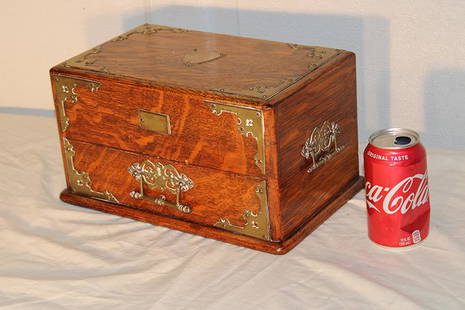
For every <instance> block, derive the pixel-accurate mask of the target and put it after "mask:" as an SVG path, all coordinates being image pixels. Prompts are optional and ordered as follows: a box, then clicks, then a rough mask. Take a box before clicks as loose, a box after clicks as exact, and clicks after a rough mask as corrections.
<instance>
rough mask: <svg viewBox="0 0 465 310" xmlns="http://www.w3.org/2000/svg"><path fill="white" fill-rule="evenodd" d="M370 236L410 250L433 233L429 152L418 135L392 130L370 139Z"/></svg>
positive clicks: (367, 158) (367, 164) (366, 159)
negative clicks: (431, 224)
mask: <svg viewBox="0 0 465 310" xmlns="http://www.w3.org/2000/svg"><path fill="white" fill-rule="evenodd" d="M364 163H365V179H366V183H365V191H366V205H367V212H368V236H369V238H370V239H371V240H372V241H374V242H375V243H377V244H380V245H383V246H388V247H406V246H411V245H414V244H417V243H419V242H420V241H422V240H424V239H425V238H426V237H427V236H428V233H429V219H430V200H429V187H428V174H427V169H426V151H425V148H424V147H423V145H422V144H421V143H420V137H419V135H418V133H416V132H415V131H413V130H410V129H404V128H388V129H383V130H380V131H377V132H375V133H374V134H372V135H371V136H370V138H369V143H368V146H367V147H366V148H365V152H364Z"/></svg>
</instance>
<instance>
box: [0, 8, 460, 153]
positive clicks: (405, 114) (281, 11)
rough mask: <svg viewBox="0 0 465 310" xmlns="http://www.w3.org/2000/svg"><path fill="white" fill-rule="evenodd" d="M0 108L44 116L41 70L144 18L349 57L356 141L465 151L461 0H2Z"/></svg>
mask: <svg viewBox="0 0 465 310" xmlns="http://www.w3.org/2000/svg"><path fill="white" fill-rule="evenodd" d="M0 12H1V13H0V17H1V18H0V26H2V29H4V30H5V31H4V33H3V36H2V43H3V44H2V46H3V48H2V51H1V54H0V55H1V58H0V74H1V76H2V82H1V83H0V113H27V114H39V115H53V114H52V112H50V110H51V109H52V108H53V104H52V97H51V91H50V85H49V80H48V69H49V68H50V67H52V66H53V65H55V64H57V63H59V62H61V61H63V60H65V59H67V58H69V57H71V56H74V55H76V54H78V53H80V52H82V51H84V50H87V49H89V48H91V47H93V46H95V45H97V44H99V43H101V42H103V41H105V40H107V39H109V38H111V37H114V36H116V35H118V34H119V33H121V32H124V31H127V30H128V29H130V28H132V27H134V26H136V25H139V24H142V23H145V22H149V23H158V24H166V25H170V26H177V27H185V28H191V29H198V30H205V31H213V32H220V33H226V34H234V35H242V36H249V37H256V38H263V39H268V40H278V41H286V42H294V43H300V44H307V45H322V46H329V47H336V48H342V49H347V50H351V51H354V52H356V53H357V65H358V102H359V130H360V141H362V142H364V141H366V139H367V136H368V134H369V133H370V132H372V131H374V130H376V129H379V128H382V127H388V126H398V127H409V128H413V129H416V130H418V131H420V133H421V134H422V136H423V139H424V142H425V144H426V145H427V146H430V147H450V148H462V149H465V139H464V138H463V135H462V132H463V131H464V129H465V125H464V122H462V117H463V115H465V105H464V103H465V56H464V55H465V30H464V29H465V18H463V16H465V2H463V1H453V0H444V1H435V0H423V1H401V0H394V1H370V0H359V1H336V0H325V1H296V0H288V1H271V0H256V1H242V0H237V1H226V0H219V1H218V0H216V1H213V0H203V1H188V0H186V1H167V0H162V1H155V0H113V1H109V0H103V1H90V0H72V1H59V0H44V1H27V2H26V1H4V2H2V3H1V4H0Z"/></svg>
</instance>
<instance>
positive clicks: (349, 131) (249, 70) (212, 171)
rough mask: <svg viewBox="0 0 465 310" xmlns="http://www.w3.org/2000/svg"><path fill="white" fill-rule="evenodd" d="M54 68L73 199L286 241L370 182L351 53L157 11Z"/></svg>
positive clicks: (233, 238) (259, 241)
mask: <svg viewBox="0 0 465 310" xmlns="http://www.w3.org/2000/svg"><path fill="white" fill-rule="evenodd" d="M50 76H51V81H52V89H53V93H54V101H55V109H56V115H57V120H58V128H59V132H60V141H61V148H62V154H63V162H64V168H65V174H66V181H67V188H66V189H65V190H64V191H63V192H62V193H61V196H60V198H61V199H62V200H63V201H65V202H68V203H71V204H75V205H79V206H84V207H88V208H92V209H96V210H100V211H104V212H109V213H114V214H118V215H121V216H125V217H129V218H133V219H136V220H140V221H145V222H149V223H153V224H156V225H161V226H166V227H169V228H173V229H177V230H180V231H184V232H189V233H193V234H198V235H201V236H204V237H208V238H214V239H217V240H221V241H224V242H229V243H232V244H236V245H240V246H245V247H249V248H252V249H256V250H261V251H265V252H269V253H274V254H284V253H286V252H287V251H289V250H290V249H292V248H293V247H294V246H295V245H297V244H298V243H299V242H300V241H302V240H303V239H304V238H305V237H306V236H307V235H308V234H309V233H311V232H312V231H313V230H314V229H315V228H316V227H318V225H320V224H321V223H322V222H323V221H324V220H326V219H327V218H328V217H329V216H330V215H331V214H332V213H334V212H335V211H336V210H337V209H338V208H339V207H340V206H342V205H343V204H344V203H345V202H346V201H347V200H348V199H350V198H351V197H352V196H353V195H354V194H355V193H356V192H358V191H359V190H360V189H361V188H362V178H361V177H360V176H359V168H358V142H357V105H356V81H355V55H354V54H353V53H351V52H347V51H343V50H338V49H331V48H324V47H312V46H303V45H297V44H289V43H280V42H272V41H264V40H257V39H250V38H243V37H236V36H229V35H222V34H213V33H207V32H200V31H191V30H185V29H179V28H172V27H167V26H159V25H149V24H145V25H142V26H139V27H137V28H135V29H132V30H130V31H129V32H127V33H124V34H122V35H120V36H118V37H116V38H114V39H112V40H110V41H108V42H106V43H103V44H102V45H100V46H97V47H95V48H93V49H91V50H89V51H87V52H84V53H82V54H80V55H78V56H76V57H74V58H71V59H69V60H67V61H65V62H63V63H61V64H59V65H57V66H55V67H53V68H52V69H51V70H50Z"/></svg>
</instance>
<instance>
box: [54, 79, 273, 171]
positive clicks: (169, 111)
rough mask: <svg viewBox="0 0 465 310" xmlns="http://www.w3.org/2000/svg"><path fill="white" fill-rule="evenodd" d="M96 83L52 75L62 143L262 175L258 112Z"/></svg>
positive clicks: (153, 90)
mask: <svg viewBox="0 0 465 310" xmlns="http://www.w3.org/2000/svg"><path fill="white" fill-rule="evenodd" d="M99 79H100V80H99V81H97V80H90V79H83V78H78V77H70V76H64V75H59V74H52V85H53V88H54V96H55V105H56V110H57V116H58V119H59V125H60V127H61V131H62V132H63V134H64V135H65V136H66V137H67V138H68V139H73V140H79V141H84V142H89V143H95V144H99V145H105V146H109V147H114V148H118V149H123V150H128V151H132V152H136V153H142V154H147V155H150V156H154V157H158V158H164V159H168V160H173V161H177V162H183V163H188V164H194V165H199V166H205V167H210V168H215V169H219V170H224V171H231V172H234V173H239V174H245V175H251V176H263V175H264V174H265V171H266V169H265V144H264V139H263V136H264V119H263V112H262V111H261V110H258V109H255V108H250V107H244V106H237V105H232V104H229V103H219V102H216V103H212V102H206V101H205V100H204V99H203V98H202V97H199V96H195V95H191V94H183V93H177V92H174V91H167V90H160V89H156V88H154V87H145V86H140V85H135V84H134V85H133V84H126V83H125V84H122V83H117V82H115V81H114V80H109V79H104V78H101V77H100V78H99Z"/></svg>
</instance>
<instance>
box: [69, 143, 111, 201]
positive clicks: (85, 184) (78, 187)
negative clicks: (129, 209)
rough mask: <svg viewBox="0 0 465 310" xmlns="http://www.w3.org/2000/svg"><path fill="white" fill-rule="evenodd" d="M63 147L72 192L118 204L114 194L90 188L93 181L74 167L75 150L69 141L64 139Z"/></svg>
mask: <svg viewBox="0 0 465 310" xmlns="http://www.w3.org/2000/svg"><path fill="white" fill-rule="evenodd" d="M63 146H64V155H65V160H66V162H65V165H66V167H67V171H68V181H69V186H70V187H71V190H72V191H73V192H75V193H78V194H81V195H84V196H87V197H90V198H97V199H101V200H106V201H111V202H116V203H118V199H116V198H115V196H113V194H112V193H110V192H109V191H104V192H97V191H95V190H93V189H92V187H91V186H90V184H91V180H90V177H89V174H88V173H87V172H85V171H81V172H79V171H77V170H76V168H75V167H74V159H73V158H74V154H75V153H74V150H73V146H72V145H71V143H69V141H68V139H66V138H63Z"/></svg>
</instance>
